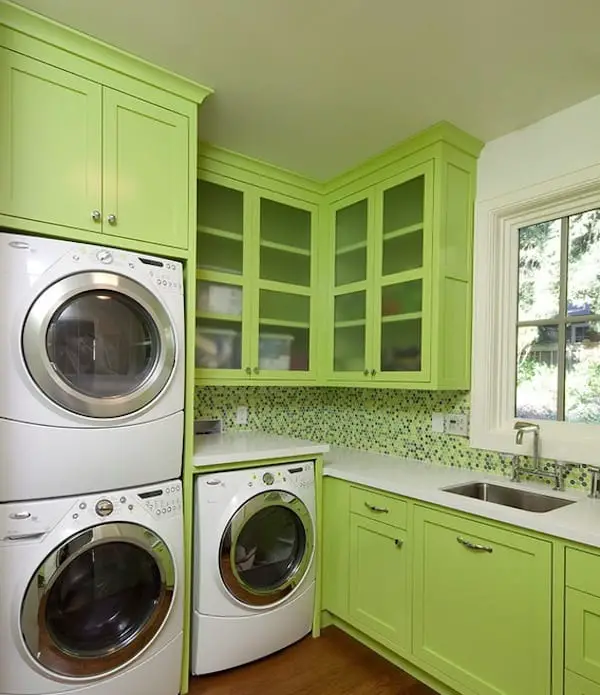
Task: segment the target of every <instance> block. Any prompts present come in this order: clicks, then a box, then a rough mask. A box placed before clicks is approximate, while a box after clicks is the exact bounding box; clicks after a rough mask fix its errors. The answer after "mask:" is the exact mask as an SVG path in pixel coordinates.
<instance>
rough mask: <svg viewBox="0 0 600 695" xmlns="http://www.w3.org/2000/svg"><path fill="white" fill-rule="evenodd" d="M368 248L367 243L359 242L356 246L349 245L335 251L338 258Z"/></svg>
mask: <svg viewBox="0 0 600 695" xmlns="http://www.w3.org/2000/svg"><path fill="white" fill-rule="evenodd" d="M365 248H367V242H366V241H357V242H356V243H355V244H348V246H340V248H339V249H336V250H335V255H336V256H342V255H343V254H345V253H352V252H353V251H360V249H365Z"/></svg>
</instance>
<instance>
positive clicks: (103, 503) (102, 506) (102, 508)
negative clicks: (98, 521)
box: [96, 500, 114, 516]
mask: <svg viewBox="0 0 600 695" xmlns="http://www.w3.org/2000/svg"><path fill="white" fill-rule="evenodd" d="M113 509H114V506H113V503H112V502H111V501H110V500H100V501H99V502H97V503H96V514H97V515H98V516H108V515H109V514H112V513H113Z"/></svg>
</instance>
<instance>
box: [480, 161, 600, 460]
mask: <svg viewBox="0 0 600 695" xmlns="http://www.w3.org/2000/svg"><path fill="white" fill-rule="evenodd" d="M597 207H600V165H599V166H594V167H589V168H586V169H583V170H581V171H577V172H574V173H572V174H568V175H566V176H563V177H560V178H558V179H553V180H551V181H548V182H545V183H542V184H539V185H536V186H532V187H530V188H527V189H523V190H520V191H516V192H513V193H510V194H507V195H505V196H502V197H500V198H494V199H493V200H490V201H483V202H481V203H479V204H478V206H477V210H476V224H475V257H474V258H475V263H474V269H475V270H474V284H473V371H472V390H471V428H470V429H471V438H470V444H471V446H472V447H475V448H478V449H490V450H493V451H501V452H507V453H513V454H525V455H528V454H531V453H532V439H533V438H532V437H524V441H523V444H522V445H517V444H516V442H515V432H514V429H513V427H514V423H515V422H516V421H517V418H515V417H514V397H515V387H514V384H515V371H516V365H515V356H516V330H517V328H516V327H517V289H518V288H517V277H518V229H519V228H520V227H524V226H527V225H529V224H533V223H535V222H539V221H541V220H550V219H556V218H558V217H565V216H566V215H570V214H573V213H577V212H581V211H583V210H589V209H593V208H597ZM537 422H538V423H539V425H540V455H541V456H543V457H545V458H551V459H557V460H561V461H571V462H574V463H584V464H595V465H598V464H600V425H598V426H596V425H586V424H579V423H566V422H548V421H544V420H538V421H537Z"/></svg>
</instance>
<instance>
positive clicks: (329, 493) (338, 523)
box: [321, 477, 350, 621]
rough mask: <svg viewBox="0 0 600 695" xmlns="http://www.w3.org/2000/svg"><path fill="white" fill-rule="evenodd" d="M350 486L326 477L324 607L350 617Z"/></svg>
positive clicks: (324, 505) (324, 494) (338, 614)
mask: <svg viewBox="0 0 600 695" xmlns="http://www.w3.org/2000/svg"><path fill="white" fill-rule="evenodd" d="M349 517H350V485H348V483H347V482H346V481H345V480H338V479H337V478H329V477H326V478H325V479H324V480H323V560H322V567H323V571H322V578H321V581H322V585H321V597H322V598H321V600H322V605H321V607H322V608H323V610H326V611H329V612H330V613H332V614H333V615H336V616H337V617H338V618H341V619H342V620H346V621H347V620H348V583H349V580H348V570H349V561H348V558H349V553H350V551H349V546H350V537H349V533H348V520H349Z"/></svg>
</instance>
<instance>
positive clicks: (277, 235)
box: [196, 172, 317, 384]
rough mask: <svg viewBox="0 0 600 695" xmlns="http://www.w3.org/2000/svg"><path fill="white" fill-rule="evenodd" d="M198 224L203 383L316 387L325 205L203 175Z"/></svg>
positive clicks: (199, 344)
mask: <svg viewBox="0 0 600 695" xmlns="http://www.w3.org/2000/svg"><path fill="white" fill-rule="evenodd" d="M197 219H198V242H197V269H198V271H197V280H198V284H197V288H198V292H197V324H196V367H197V376H198V378H200V379H202V380H203V381H205V382H208V383H210V382H228V383H230V382H231V381H237V382H241V383H246V382H248V383H253V384H258V383H272V382H279V381H283V382H285V383H296V382H299V383H302V382H305V381H312V380H314V379H315V368H316V365H315V361H316V360H315V349H316V330H315V323H316V320H315V308H314V307H315V291H316V281H317V266H316V253H315V244H316V240H315V233H314V229H315V225H316V219H317V206H315V205H313V204H311V203H308V202H304V201H301V200H298V199H292V198H290V197H289V196H285V195H280V194H277V193H275V192H272V191H269V192H268V193H267V192H266V191H264V190H263V189H261V188H259V187H257V186H253V185H251V184H247V183H244V182H240V181H235V180H233V179H228V178H225V177H222V176H219V175H215V174H210V173H207V172H202V173H201V178H200V179H199V181H198V214H197Z"/></svg>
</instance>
